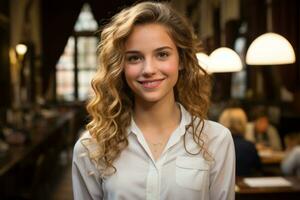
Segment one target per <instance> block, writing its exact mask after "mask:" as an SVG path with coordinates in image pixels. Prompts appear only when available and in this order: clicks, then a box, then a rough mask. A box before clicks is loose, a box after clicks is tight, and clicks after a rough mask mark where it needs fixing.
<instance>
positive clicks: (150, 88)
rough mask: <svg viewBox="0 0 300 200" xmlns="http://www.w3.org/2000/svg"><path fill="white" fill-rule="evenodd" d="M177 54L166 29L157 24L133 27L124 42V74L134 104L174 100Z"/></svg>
mask: <svg viewBox="0 0 300 200" xmlns="http://www.w3.org/2000/svg"><path fill="white" fill-rule="evenodd" d="M178 70H179V54H178V51H177V48H176V45H175V43H174V42H173V40H172V39H171V38H170V36H169V34H168V32H167V29H166V28H165V27H164V26H163V25H159V24H154V23H151V24H143V25H136V26H135V27H134V28H133V31H132V33H131V34H130V35H129V38H128V39H127V41H126V42H125V65H124V73H125V78H126V82H127V84H128V85H129V87H130V88H131V90H132V91H133V93H134V96H135V100H136V102H152V103H154V102H157V101H161V100H164V99H165V100H168V98H174V92H173V88H174V86H175V84H176V82H177V79H178Z"/></svg>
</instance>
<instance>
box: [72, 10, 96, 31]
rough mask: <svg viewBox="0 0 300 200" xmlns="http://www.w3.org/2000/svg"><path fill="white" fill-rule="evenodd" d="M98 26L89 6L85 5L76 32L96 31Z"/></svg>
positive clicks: (77, 22) (76, 25)
mask: <svg viewBox="0 0 300 200" xmlns="http://www.w3.org/2000/svg"><path fill="white" fill-rule="evenodd" d="M97 29H98V24H97V22H96V20H95V18H94V16H93V14H92V12H91V7H90V5H89V4H84V5H83V7H82V9H81V11H80V14H79V17H78V19H77V21H76V24H75V31H76V32H79V31H96V30H97Z"/></svg>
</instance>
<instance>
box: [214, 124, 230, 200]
mask: <svg viewBox="0 0 300 200" xmlns="http://www.w3.org/2000/svg"><path fill="white" fill-rule="evenodd" d="M213 143H214V144H212V145H213V146H214V151H213V153H212V155H213V159H214V163H213V165H212V168H211V174H210V188H209V189H210V199H211V200H234V199H235V191H234V188H235V150H234V144H233V139H232V136H231V133H230V131H229V130H228V129H224V131H223V133H222V134H220V136H219V137H218V138H217V139H215V141H214V142H213Z"/></svg>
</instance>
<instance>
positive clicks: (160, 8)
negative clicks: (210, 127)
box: [87, 2, 210, 172]
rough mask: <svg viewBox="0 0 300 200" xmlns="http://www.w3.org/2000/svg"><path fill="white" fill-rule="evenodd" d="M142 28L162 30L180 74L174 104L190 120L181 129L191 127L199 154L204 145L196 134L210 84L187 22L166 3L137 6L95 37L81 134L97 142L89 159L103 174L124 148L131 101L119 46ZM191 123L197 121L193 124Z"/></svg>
mask: <svg viewBox="0 0 300 200" xmlns="http://www.w3.org/2000/svg"><path fill="white" fill-rule="evenodd" d="M147 23H157V24H161V25H163V26H165V27H166V28H167V30H168V32H169V35H170V37H171V38H172V39H173V41H174V43H175V44H176V46H177V48H178V52H179V58H180V65H181V66H182V67H183V70H180V72H179V77H178V81H177V83H176V86H175V88H174V93H175V99H176V101H177V102H179V103H181V104H182V105H183V106H184V107H185V108H186V109H187V110H188V111H189V112H190V113H191V115H192V116H193V117H192V122H191V124H190V125H189V126H188V127H187V129H188V128H192V133H193V138H194V140H195V142H196V143H197V144H199V146H200V147H201V148H200V149H202V147H203V144H204V142H203V141H202V139H201V137H200V134H201V132H202V129H203V126H204V119H205V118H206V114H207V111H208V107H209V99H210V79H209V76H208V75H207V73H206V72H205V71H204V70H203V68H201V67H200V66H199V64H198V61H197V58H196V52H197V50H198V47H199V46H198V44H199V41H198V40H197V37H196V36H195V34H194V32H193V28H192V26H190V24H189V23H188V22H187V20H186V19H185V18H184V17H182V16H181V15H180V14H179V13H177V12H176V11H175V10H173V9H172V8H171V7H170V6H169V5H168V4H166V3H154V2H142V3H139V4H136V5H134V6H132V7H130V8H126V9H123V10H122V11H121V12H120V13H118V14H116V15H115V16H114V17H113V18H112V19H111V21H110V22H109V23H108V24H107V25H106V26H105V27H104V29H103V30H102V33H101V41H100V45H99V49H98V50H99V51H98V53H99V63H100V64H99V69H98V71H97V72H96V75H95V76H94V78H93V80H92V88H93V91H94V93H95V95H94V96H93V97H92V99H91V100H90V101H89V103H88V105H87V110H88V113H89V115H90V117H91V121H90V123H89V124H88V125H87V129H88V130H89V132H90V134H91V136H92V138H93V139H95V140H96V142H97V148H96V149H95V150H94V152H90V154H89V155H90V158H91V159H92V160H93V161H95V162H96V164H97V165H98V167H99V166H100V167H101V169H102V170H104V171H105V170H108V169H113V171H114V172H115V171H116V169H115V167H114V166H113V162H114V161H115V159H116V158H117V157H118V156H119V155H120V154H121V152H122V150H123V149H124V148H126V147H127V145H128V140H127V130H126V129H127V127H128V126H129V125H130V122H131V116H132V109H133V104H134V102H133V101H134V99H133V94H132V91H131V90H130V89H129V87H128V85H127V83H126V81H125V79H124V74H123V65H124V61H125V53H124V51H125V42H126V40H127V38H128V37H129V35H130V33H131V31H132V29H133V27H134V26H135V25H137V24H147ZM197 118H199V119H200V120H198V123H196V125H194V122H195V121H197V120H196V119H197ZM198 129H200V131H198ZM197 132H198V133H199V134H197ZM185 149H186V146H185Z"/></svg>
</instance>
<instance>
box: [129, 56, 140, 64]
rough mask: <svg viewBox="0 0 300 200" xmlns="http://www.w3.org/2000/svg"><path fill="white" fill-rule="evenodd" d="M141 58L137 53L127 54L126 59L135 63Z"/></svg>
mask: <svg viewBox="0 0 300 200" xmlns="http://www.w3.org/2000/svg"><path fill="white" fill-rule="evenodd" d="M140 60H141V57H140V56H138V55H131V56H127V58H126V61H127V62H130V63H137V62H139V61H140Z"/></svg>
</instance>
